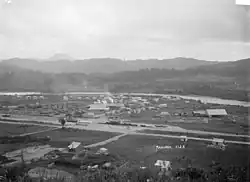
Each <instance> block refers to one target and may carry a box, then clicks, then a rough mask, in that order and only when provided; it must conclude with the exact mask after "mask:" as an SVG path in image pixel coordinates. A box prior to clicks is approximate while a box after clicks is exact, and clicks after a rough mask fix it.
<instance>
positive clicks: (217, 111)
mask: <svg viewBox="0 0 250 182" xmlns="http://www.w3.org/2000/svg"><path fill="white" fill-rule="evenodd" d="M206 113H207V115H209V116H226V115H227V111H226V110H225V109H207V110H206Z"/></svg>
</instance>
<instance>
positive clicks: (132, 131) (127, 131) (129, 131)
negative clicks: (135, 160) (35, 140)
mask: <svg viewBox="0 0 250 182" xmlns="http://www.w3.org/2000/svg"><path fill="white" fill-rule="evenodd" d="M0 123H9V124H30V125H38V126H51V127H56V128H61V126H60V125H57V126H55V125H51V124H50V125H49V124H43V123H35V124H33V123H22V122H5V121H0ZM67 127H68V128H77V129H84V130H96V131H106V132H116V133H123V134H124V135H128V134H130V135H131V134H132V135H145V136H156V137H167V138H180V136H174V135H163V134H151V133H150V134H149V133H138V132H136V129H135V128H134V129H128V128H126V127H118V126H115V127H113V126H112V127H109V126H102V125H101V124H95V125H93V126H91V124H90V125H89V126H79V125H72V126H70V125H69V126H66V128H67ZM143 129H145V128H143ZM187 131H188V130H187ZM196 133H197V134H201V133H203V132H202V131H201V132H200V131H196ZM206 134H207V135H209V134H210V133H206ZM216 134H217V133H216ZM218 134H219V135H221V136H235V137H239V136H238V135H228V134H223V133H218ZM210 135H215V134H214V133H212V134H210ZM244 137H250V136H247V135H246V136H245V135H244ZM188 138H189V139H191V140H198V141H212V139H207V138H196V137H188ZM225 142H227V143H234V144H245V145H250V142H242V141H228V140H226V141H225Z"/></svg>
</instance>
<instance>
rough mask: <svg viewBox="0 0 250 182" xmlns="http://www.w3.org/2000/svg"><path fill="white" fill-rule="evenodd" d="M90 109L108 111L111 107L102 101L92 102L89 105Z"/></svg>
mask: <svg viewBox="0 0 250 182" xmlns="http://www.w3.org/2000/svg"><path fill="white" fill-rule="evenodd" d="M89 110H90V111H94V110H95V111H108V110H109V108H108V107H107V105H106V104H102V103H100V104H91V105H89Z"/></svg>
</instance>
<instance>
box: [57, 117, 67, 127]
mask: <svg viewBox="0 0 250 182" xmlns="http://www.w3.org/2000/svg"><path fill="white" fill-rule="evenodd" d="M59 122H60V123H61V125H62V128H64V125H65V124H66V119H65V118H60V119H59Z"/></svg>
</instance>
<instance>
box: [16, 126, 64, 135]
mask: <svg viewBox="0 0 250 182" xmlns="http://www.w3.org/2000/svg"><path fill="white" fill-rule="evenodd" d="M58 129H59V128H58V127H56V128H49V129H47V130H41V131H35V132H31V133H23V134H20V135H18V136H27V135H34V134H38V133H43V132H47V131H54V130H58Z"/></svg>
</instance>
